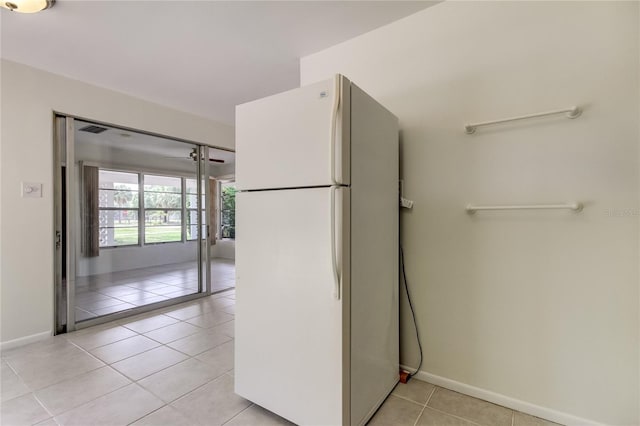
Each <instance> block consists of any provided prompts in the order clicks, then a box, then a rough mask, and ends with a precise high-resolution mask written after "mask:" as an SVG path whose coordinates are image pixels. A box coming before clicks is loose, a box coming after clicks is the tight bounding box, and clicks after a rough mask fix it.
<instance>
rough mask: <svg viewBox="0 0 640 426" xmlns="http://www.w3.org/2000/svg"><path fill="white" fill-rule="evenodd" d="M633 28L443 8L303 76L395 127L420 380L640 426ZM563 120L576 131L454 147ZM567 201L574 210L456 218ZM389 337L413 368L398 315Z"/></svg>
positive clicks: (516, 9) (627, 20)
mask: <svg viewBox="0 0 640 426" xmlns="http://www.w3.org/2000/svg"><path fill="white" fill-rule="evenodd" d="M639 16H640V15H639V13H638V3H636V2H627V3H622V2H621V3H617V2H445V3H441V4H439V5H436V6H434V7H432V8H429V9H426V10H424V11H422V12H419V13H417V14H415V15H412V16H410V17H408V18H405V19H403V20H401V21H398V22H395V23H392V24H390V25H388V26H386V27H383V28H381V29H378V30H375V31H373V32H371V33H368V34H365V35H363V36H360V37H358V38H356V39H353V40H351V41H347V42H345V43H343V44H340V45H338V46H335V47H332V48H330V49H328V50H326V51H323V52H319V53H317V54H314V55H310V56H307V57H305V58H302V60H301V82H302V84H308V83H311V82H314V81H317V80H321V79H324V78H327V77H329V76H330V75H331V74H333V73H336V72H340V73H343V74H345V75H346V76H347V77H349V78H351V79H352V80H353V81H354V82H356V84H358V85H360V86H361V87H362V88H363V89H365V90H367V91H368V92H370V94H371V95H373V96H374V97H375V98H377V99H378V100H379V101H381V102H382V103H383V104H384V105H385V106H387V107H388V108H389V109H390V110H391V111H392V112H394V113H395V114H396V115H397V116H398V117H399V118H400V124H401V128H402V135H401V137H402V143H401V151H402V152H401V162H402V164H401V168H402V176H403V178H404V180H405V196H406V197H408V198H410V199H413V200H415V202H416V204H415V207H414V209H413V210H412V211H403V213H402V241H403V245H404V249H405V254H406V267H407V274H408V278H409V283H410V286H411V289H412V292H413V296H414V298H415V307H416V310H417V315H418V323H419V327H420V335H421V337H422V341H423V346H424V354H425V361H424V364H423V366H422V370H423V371H424V372H425V373H428V374H431V375H423V377H431V378H434V379H438V380H440V381H441V383H449V384H450V385H452V386H457V388H458V389H467V390H471V389H473V388H471V387H469V386H474V387H476V388H479V389H480V391H481V392H480V394H481V395H484V396H485V397H488V398H490V397H491V394H489V393H488V392H486V391H490V392H494V393H496V394H500V395H501V396H500V395H498V396H500V398H494V399H497V400H500V401H502V402H509V401H511V402H512V403H513V405H517V406H519V407H524V408H526V407H528V408H529V409H530V410H529V411H534V412H536V413H538V414H546V415H547V416H548V417H554V416H555V417H554V418H555V419H558V420H562V419H564V420H565V421H572V418H571V417H570V416H569V415H573V416H577V417H580V418H583V419H588V420H592V421H598V422H604V423H611V424H626V425H630V424H639V423H640V417H639V414H638V409H639V407H638V404H639V399H640V396H639V382H638V381H639V359H640V354H639V350H640V349H639V348H640V341H639V331H640V330H639V307H638V305H639V291H638V287H639V276H638V275H639V274H638V260H639V248H638V244H639V239H638V235H639V217H638V216H639V214H638V212H639V211H640V210H639V208H640V202H639V167H638V163H639V150H638V145H639V143H638V142H639V96H638V95H639V84H638V78H639V75H640V70H639V68H638V59H639V53H638V40H639V34H638V20H639V19H638V18H639ZM574 104H579V105H582V106H584V108H585V111H584V114H583V115H582V116H581V117H580V118H578V119H576V120H568V119H565V118H562V117H559V118H547V119H541V120H531V121H527V122H522V123H519V124H513V125H507V126H496V127H493V128H486V129H481V130H478V132H477V134H475V135H466V134H465V133H464V131H463V124H464V123H466V122H470V121H471V122H472V121H477V120H480V121H482V120H489V119H497V118H504V117H509V116H514V115H519V114H526V113H532V112H538V111H545V110H552V109H557V108H562V107H567V106H571V105H574ZM572 200H578V201H583V202H585V205H586V207H585V210H584V211H583V212H582V213H580V214H573V213H568V212H562V211H546V212H543V211H539V212H514V213H482V214H480V213H479V214H477V215H475V216H474V217H471V216H469V215H467V214H466V213H465V210H464V207H465V205H466V204H467V203H469V202H475V203H485V204H494V203H496V204H505V203H506V204H518V203H523V204H527V203H555V202H564V201H572ZM624 209H631V210H624ZM402 321H403V326H402V336H403V338H402V360H403V362H404V363H406V364H409V365H416V364H417V356H416V347H415V344H414V342H413V328H412V325H411V321H410V319H409V317H408V315H407V310H406V305H405V309H404V313H403V317H402ZM447 380H450V381H449V382H447ZM522 403H525V405H523V404H522ZM527 403H528V404H532V405H529V406H527V405H526V404H527ZM518 404H520V405H518ZM536 410H538V411H536ZM553 410H556V413H555V414H554V411H553ZM565 414H566V415H565ZM573 421H576V422H579V421H580V420H577V419H575V418H573Z"/></svg>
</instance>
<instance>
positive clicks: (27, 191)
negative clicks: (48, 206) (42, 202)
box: [22, 182, 42, 198]
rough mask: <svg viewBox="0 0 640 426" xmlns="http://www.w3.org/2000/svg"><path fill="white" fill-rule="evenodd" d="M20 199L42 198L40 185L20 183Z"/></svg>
mask: <svg viewBox="0 0 640 426" xmlns="http://www.w3.org/2000/svg"><path fill="white" fill-rule="evenodd" d="M22 198H42V184H41V183H34V182H22Z"/></svg>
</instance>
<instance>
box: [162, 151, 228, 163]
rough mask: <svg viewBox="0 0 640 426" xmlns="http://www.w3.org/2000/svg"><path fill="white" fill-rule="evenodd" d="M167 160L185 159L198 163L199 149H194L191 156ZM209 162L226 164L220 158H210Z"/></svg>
mask: <svg viewBox="0 0 640 426" xmlns="http://www.w3.org/2000/svg"><path fill="white" fill-rule="evenodd" d="M167 158H181V159H184V160H193V161H198V149H197V148H193V149H192V150H191V152H190V153H189V155H188V156H186V157H167ZM209 161H211V162H212V163H219V164H224V160H222V159H220V158H209Z"/></svg>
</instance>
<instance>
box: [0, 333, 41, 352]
mask: <svg viewBox="0 0 640 426" xmlns="http://www.w3.org/2000/svg"><path fill="white" fill-rule="evenodd" d="M52 335H53V333H52V332H51V330H49V331H43V332H42V333H36V334H32V335H30V336H25V337H19V338H17V339H13V340H7V341H6V342H0V351H8V350H9V349H13V348H18V347H20V346H24V345H28V344H29V343H35V342H39V341H41V340H45V339H47V338H49V337H51V336H52Z"/></svg>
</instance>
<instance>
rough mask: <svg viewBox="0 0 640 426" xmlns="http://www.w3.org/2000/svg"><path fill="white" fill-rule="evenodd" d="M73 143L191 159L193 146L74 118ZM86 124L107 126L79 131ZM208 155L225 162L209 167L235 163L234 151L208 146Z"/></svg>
mask: <svg viewBox="0 0 640 426" xmlns="http://www.w3.org/2000/svg"><path fill="white" fill-rule="evenodd" d="M74 124H75V132H74V136H75V141H76V144H88V145H94V146H99V147H103V148H107V149H115V150H120V151H122V152H124V153H125V154H126V153H127V152H139V153H143V154H146V155H149V156H154V157H165V158H167V159H176V160H185V161H192V159H191V158H190V156H189V155H190V154H191V152H192V151H193V149H194V148H195V147H196V145H194V144H189V143H184V142H181V141H177V140H175V139H170V138H164V137H160V136H155V135H151V134H147V133H140V132H134V131H131V130H124V129H120V128H117V127H111V126H106V125H103V124H95V123H91V122H86V121H81V120H75V123H74ZM86 126H98V127H102V128H104V129H107V130H105V131H103V132H101V133H89V132H86V131H81V129H84V128H85V127H86ZM209 158H211V159H217V160H222V161H224V163H218V162H211V163H210V166H214V167H218V166H221V165H223V164H224V165H229V164H235V159H236V154H235V152H233V151H226V150H222V149H218V148H209Z"/></svg>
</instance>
